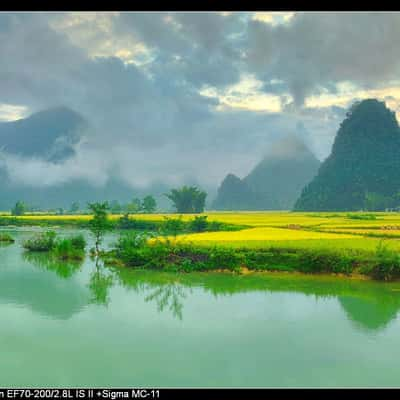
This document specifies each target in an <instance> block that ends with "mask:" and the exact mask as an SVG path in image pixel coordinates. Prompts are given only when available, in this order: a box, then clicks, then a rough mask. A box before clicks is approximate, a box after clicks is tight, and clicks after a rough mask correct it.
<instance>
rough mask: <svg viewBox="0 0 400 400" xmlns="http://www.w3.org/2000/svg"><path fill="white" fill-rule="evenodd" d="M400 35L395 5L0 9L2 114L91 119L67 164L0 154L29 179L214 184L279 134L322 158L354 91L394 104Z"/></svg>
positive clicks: (249, 162)
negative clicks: (67, 113) (358, 9)
mask: <svg viewBox="0 0 400 400" xmlns="http://www.w3.org/2000/svg"><path fill="white" fill-rule="evenodd" d="M399 39H400V15H399V14H396V13H390V14H389V13H340V14H339V13H296V14H294V15H292V14H290V15H289V14H276V15H275V14H274V15H269V14H268V15H258V14H256V15H255V14H252V13H157V12H156V13H130V12H126V13H35V14H34V13H3V14H0V56H1V59H2V62H1V63H0V85H1V86H0V87H1V91H0V104H1V107H0V115H6V117H5V118H8V119H12V118H13V117H12V116H15V115H17V114H18V115H22V114H21V113H22V112H23V113H24V115H26V114H27V113H29V112H35V111H38V110H42V109H45V108H49V107H54V106H59V105H63V106H66V107H69V108H71V109H73V110H75V111H77V112H78V113H79V114H81V115H82V116H83V117H84V118H85V119H86V120H87V121H89V123H90V126H91V128H90V130H88V131H87V132H85V134H84V135H85V138H86V144H85V145H82V144H81V145H80V147H77V149H76V155H75V156H74V158H72V159H70V160H67V161H65V162H63V163H58V164H57V165H55V164H53V163H46V162H45V161H44V160H42V159H32V158H31V159H21V158H18V157H16V156H10V155H7V154H3V158H2V163H3V166H5V168H7V171H8V172H9V175H10V177H11V178H12V179H13V180H15V181H17V182H20V183H24V184H30V185H52V184H55V183H56V182H57V183H58V182H66V181H69V180H74V179H78V178H82V179H85V180H87V181H90V182H93V183H94V184H97V185H101V184H102V183H104V182H105V181H106V180H107V179H109V178H110V177H118V178H121V179H123V180H125V181H126V182H128V183H129V184H130V185H132V186H135V185H140V186H146V185H150V184H151V182H153V181H164V182H168V183H170V184H171V185H177V184H179V182H183V181H187V180H190V179H197V180H198V181H199V182H200V183H204V184H206V185H217V184H218V183H219V182H220V180H221V179H222V178H223V177H224V176H225V175H226V174H227V173H228V172H233V173H236V174H238V175H242V172H245V171H248V170H249V169H250V168H251V166H253V165H254V164H255V163H256V162H258V161H259V159H260V158H261V157H262V156H263V154H264V153H265V152H266V151H267V150H268V148H269V147H270V145H271V143H272V142H273V141H275V140H277V139H279V138H280V137H283V136H285V135H288V134H295V135H297V136H299V137H301V138H302V139H303V140H304V141H305V142H306V143H307V145H309V146H310V148H311V149H312V150H313V151H315V153H316V155H317V156H318V157H319V158H324V157H326V156H327V155H328V153H329V150H330V146H331V143H332V141H333V138H334V135H335V131H336V130H337V128H338V126H339V124H340V121H341V119H342V118H343V115H344V112H345V108H346V107H348V105H349V104H350V103H351V102H352V101H353V100H354V98H364V97H366V96H370V95H371V94H374V95H376V96H379V97H383V98H386V99H387V101H388V104H389V103H390V105H391V106H393V107H394V109H397V110H400V107H399V104H400V85H399V84H398V76H399V75H398V73H399V68H400V57H399V55H400V54H399V51H400V50H399V49H398V46H397V43H398V41H399ZM377 54H378V55H379V56H377ZM10 116H11V117H10ZM3 118H4V117H3ZM27 166H28V167H27Z"/></svg>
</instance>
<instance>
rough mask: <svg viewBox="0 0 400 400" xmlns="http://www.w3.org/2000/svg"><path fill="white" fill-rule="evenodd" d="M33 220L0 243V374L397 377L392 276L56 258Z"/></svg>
mask: <svg viewBox="0 0 400 400" xmlns="http://www.w3.org/2000/svg"><path fill="white" fill-rule="evenodd" d="M33 230H37V229H33V228H20V229H18V230H12V231H11V230H8V232H9V233H11V234H12V235H13V236H14V237H15V238H16V243H14V244H11V245H1V247H0V318H1V322H0V324H1V325H0V386H6V387H8V386H30V387H35V386H36V387H50V386H52V387H57V386H63V387H64V386H70V387H76V386H80V387H85V386H88V387H90V386H97V387H108V386H112V387H130V386H134V387H138V386H152V387H321V386H322V387H347V386H350V387H376V386H379V387H391V386H400V318H399V315H400V313H399V310H400V284H399V283H380V282H371V281H357V280H350V279H340V278H335V277H315V276H302V275H294V274H274V273H272V274H271V273H270V274H261V273H260V274H257V273H254V274H250V275H232V274H228V273H226V274H224V273H191V274H168V273H161V272H153V271H147V272H146V271H145V272H143V271H142V272H140V271H133V270H129V269H126V268H116V267H114V268H106V267H104V266H102V265H97V266H96V264H95V261H94V260H91V259H90V257H89V256H87V257H86V259H85V261H84V262H82V263H79V264H71V263H60V262H54V261H51V260H50V259H49V257H47V256H46V255H45V254H30V255H29V254H28V255H27V254H25V253H24V251H23V249H22V247H21V242H22V240H24V238H26V237H28V236H30V235H31V234H32V231H33ZM3 231H4V230H3ZM62 232H67V233H68V232H72V231H66V230H63V231H62ZM74 232H76V231H74ZM114 239H115V238H114V237H113V236H109V237H108V238H107V243H111V242H112V241H113V240H114Z"/></svg>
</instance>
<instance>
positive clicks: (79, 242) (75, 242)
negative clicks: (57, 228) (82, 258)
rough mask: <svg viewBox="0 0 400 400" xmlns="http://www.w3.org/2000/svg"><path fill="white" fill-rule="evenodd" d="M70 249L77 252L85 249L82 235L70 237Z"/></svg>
mask: <svg viewBox="0 0 400 400" xmlns="http://www.w3.org/2000/svg"><path fill="white" fill-rule="evenodd" d="M71 244H72V247H74V248H75V249H79V250H84V249H85V247H86V240H85V238H84V237H83V235H82V234H80V235H76V236H72V237H71Z"/></svg>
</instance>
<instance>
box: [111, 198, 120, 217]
mask: <svg viewBox="0 0 400 400" xmlns="http://www.w3.org/2000/svg"><path fill="white" fill-rule="evenodd" d="M121 210H122V207H121V204H119V203H118V201H117V200H113V201H112V202H111V204H110V211H111V213H112V214H120V213H121Z"/></svg>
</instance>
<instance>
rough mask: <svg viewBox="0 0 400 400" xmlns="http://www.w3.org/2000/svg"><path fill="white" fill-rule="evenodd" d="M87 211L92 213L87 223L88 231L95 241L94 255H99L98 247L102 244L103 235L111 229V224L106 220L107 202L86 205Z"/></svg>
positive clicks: (108, 207)
mask: <svg viewBox="0 0 400 400" xmlns="http://www.w3.org/2000/svg"><path fill="white" fill-rule="evenodd" d="M88 207H89V210H90V211H91V212H92V213H93V218H92V219H91V220H90V221H89V229H90V231H91V233H92V235H93V236H94V239H95V248H96V254H97V255H98V254H99V251H100V245H101V243H102V242H103V239H104V235H105V234H106V232H107V231H108V230H110V229H111V223H110V221H109V219H108V210H109V209H110V206H109V205H108V202H104V203H88Z"/></svg>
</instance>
